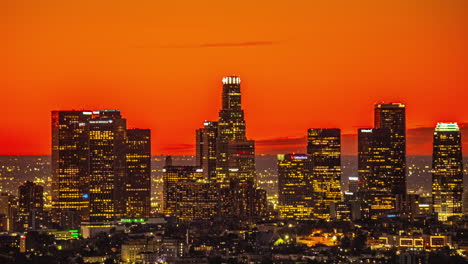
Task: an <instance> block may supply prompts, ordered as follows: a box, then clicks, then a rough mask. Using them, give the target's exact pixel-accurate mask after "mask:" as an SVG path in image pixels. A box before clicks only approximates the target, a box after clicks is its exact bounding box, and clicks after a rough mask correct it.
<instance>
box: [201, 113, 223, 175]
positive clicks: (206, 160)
mask: <svg viewBox="0 0 468 264" xmlns="http://www.w3.org/2000/svg"><path fill="white" fill-rule="evenodd" d="M203 125H204V127H203V128H200V129H197V131H196V165H197V166H198V167H200V168H202V169H203V175H204V177H205V179H208V180H216V144H217V138H218V122H212V121H205V123H204V124H203Z"/></svg>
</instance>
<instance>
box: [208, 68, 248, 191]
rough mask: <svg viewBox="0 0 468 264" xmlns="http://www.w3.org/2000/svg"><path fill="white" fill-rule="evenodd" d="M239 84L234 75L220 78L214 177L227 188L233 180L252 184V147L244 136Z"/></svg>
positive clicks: (237, 78) (238, 79) (239, 81)
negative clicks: (221, 91)
mask: <svg viewBox="0 0 468 264" xmlns="http://www.w3.org/2000/svg"><path fill="white" fill-rule="evenodd" d="M240 83H241V80H240V78H239V77H236V76H229V77H224V78H223V93H222V109H221V111H220V112H219V122H218V137H217V146H216V148H217V162H216V172H217V173H216V177H217V182H219V183H220V184H221V187H228V186H229V182H230V180H232V179H235V180H241V181H255V174H256V172H255V155H254V153H255V151H254V148H255V144H254V142H253V141H248V140H247V137H246V134H245V130H246V128H245V120H244V111H243V110H242V104H241V90H240Z"/></svg>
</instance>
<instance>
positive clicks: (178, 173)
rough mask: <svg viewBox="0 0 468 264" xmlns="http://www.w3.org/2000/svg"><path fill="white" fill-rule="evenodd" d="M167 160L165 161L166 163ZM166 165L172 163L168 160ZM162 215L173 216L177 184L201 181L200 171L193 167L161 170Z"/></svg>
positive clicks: (169, 167)
mask: <svg viewBox="0 0 468 264" xmlns="http://www.w3.org/2000/svg"><path fill="white" fill-rule="evenodd" d="M167 161H168V159H166V162H167ZM168 163H172V162H171V161H170V160H169V162H168ZM163 172H164V174H163V195H164V197H163V200H164V201H163V204H164V213H165V214H167V215H174V214H175V212H176V205H177V192H178V186H177V184H178V183H181V182H191V181H197V180H203V171H202V169H200V168H198V167H195V166H172V165H168V166H165V167H164V169H163Z"/></svg>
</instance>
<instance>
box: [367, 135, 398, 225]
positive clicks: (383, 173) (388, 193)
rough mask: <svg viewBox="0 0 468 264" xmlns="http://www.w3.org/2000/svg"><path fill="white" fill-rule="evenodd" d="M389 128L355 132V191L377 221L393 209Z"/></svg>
mask: <svg viewBox="0 0 468 264" xmlns="http://www.w3.org/2000/svg"><path fill="white" fill-rule="evenodd" d="M390 135H391V133H390V130H389V129H384V128H381V129H358V172H359V179H360V182H361V184H360V186H359V192H360V195H361V196H362V198H363V199H364V201H365V202H366V203H367V205H368V206H369V207H370V208H369V209H370V214H371V215H370V216H371V217H372V218H374V219H375V218H377V217H379V216H381V215H383V214H385V213H388V212H390V211H392V210H394V209H395V195H394V193H393V188H392V185H391V184H389V183H390V182H391V179H392V177H393V172H394V170H393V165H394V163H393V161H392V160H391V158H390V155H391V154H390V153H391V151H392V150H391V149H392V147H391V141H389V140H388V138H389V137H390Z"/></svg>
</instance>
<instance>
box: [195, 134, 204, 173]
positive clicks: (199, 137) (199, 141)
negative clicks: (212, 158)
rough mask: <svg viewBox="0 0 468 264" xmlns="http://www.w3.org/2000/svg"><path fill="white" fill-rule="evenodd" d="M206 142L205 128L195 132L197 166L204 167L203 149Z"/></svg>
mask: <svg viewBox="0 0 468 264" xmlns="http://www.w3.org/2000/svg"><path fill="white" fill-rule="evenodd" d="M204 146H205V142H204V141H203V128H199V129H197V130H195V166H197V167H200V168H201V167H202V164H203V148H204Z"/></svg>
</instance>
